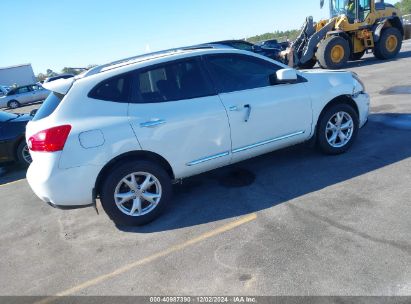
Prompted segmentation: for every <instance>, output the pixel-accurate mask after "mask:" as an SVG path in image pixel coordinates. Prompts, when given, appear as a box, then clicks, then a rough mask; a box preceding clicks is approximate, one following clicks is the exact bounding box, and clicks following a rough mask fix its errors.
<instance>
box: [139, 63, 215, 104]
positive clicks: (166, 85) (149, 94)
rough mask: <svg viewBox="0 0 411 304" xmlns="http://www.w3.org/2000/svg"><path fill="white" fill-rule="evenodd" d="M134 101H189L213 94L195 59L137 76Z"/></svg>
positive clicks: (154, 69)
mask: <svg viewBox="0 0 411 304" xmlns="http://www.w3.org/2000/svg"><path fill="white" fill-rule="evenodd" d="M135 87H136V92H137V94H136V95H137V96H136V101H137V102H141V103H151V102H165V101H173V100H182V99H191V98H198V97H204V96H210V95H213V94H215V93H214V92H213V89H212V86H211V84H210V83H209V82H208V81H207V79H206V76H205V75H204V71H203V70H202V69H201V67H200V64H199V63H198V61H197V60H196V59H190V60H185V61H179V62H173V63H168V64H165V65H161V66H157V67H155V68H153V69H150V70H145V71H142V72H139V73H137V75H136V82H135Z"/></svg>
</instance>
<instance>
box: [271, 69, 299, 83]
mask: <svg viewBox="0 0 411 304" xmlns="http://www.w3.org/2000/svg"><path fill="white" fill-rule="evenodd" d="M269 80H270V84H271V85H275V84H282V83H294V82H296V81H297V80H298V76H297V72H296V71H295V70H294V69H281V70H278V71H277V73H275V74H272V75H270V79H269Z"/></svg>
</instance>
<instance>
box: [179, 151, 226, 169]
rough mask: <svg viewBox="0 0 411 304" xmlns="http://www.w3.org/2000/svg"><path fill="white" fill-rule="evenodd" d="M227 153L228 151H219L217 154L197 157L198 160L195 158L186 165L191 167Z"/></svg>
mask: <svg viewBox="0 0 411 304" xmlns="http://www.w3.org/2000/svg"><path fill="white" fill-rule="evenodd" d="M228 155H230V152H228V151H227V152H223V153H219V154H216V155H212V156H208V157H204V158H201V159H198V160H195V161H192V162H190V163H188V164H187V166H189V167H191V166H195V165H199V164H202V163H205V162H208V161H210V160H213V159H217V158H220V157H224V156H228Z"/></svg>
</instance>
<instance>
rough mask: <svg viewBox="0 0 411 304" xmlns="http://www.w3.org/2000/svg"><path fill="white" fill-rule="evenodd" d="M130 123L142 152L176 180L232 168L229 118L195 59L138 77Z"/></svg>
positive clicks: (148, 70) (149, 70) (139, 73)
mask: <svg viewBox="0 0 411 304" xmlns="http://www.w3.org/2000/svg"><path fill="white" fill-rule="evenodd" d="M132 90H133V93H132V95H133V98H132V102H131V103H130V105H129V118H130V121H131V125H132V127H133V129H134V131H135V134H136V136H137V139H138V141H139V143H140V145H141V147H142V149H143V150H147V151H151V152H154V153H157V154H159V155H161V156H163V157H164V158H165V159H166V160H167V161H168V162H169V163H170V164H171V165H172V167H173V170H174V174H175V176H176V177H178V178H182V177H186V176H190V175H193V174H197V173H200V172H204V171H207V170H210V169H213V168H217V167H220V166H224V165H226V164H228V163H230V160H231V159H230V149H231V141H230V127H229V124H228V119H227V114H226V111H225V108H224V106H223V105H222V103H221V101H220V99H219V97H218V95H217V93H216V92H215V90H214V89H213V86H212V84H211V83H210V82H209V80H208V78H207V75H206V72H205V70H204V69H203V68H202V63H201V61H200V59H199V58H190V59H184V60H179V61H173V62H170V63H164V64H159V65H156V66H152V67H150V68H146V69H143V70H140V71H136V73H135V75H134V81H133V86H132Z"/></svg>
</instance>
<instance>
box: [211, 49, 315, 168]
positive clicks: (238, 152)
mask: <svg viewBox="0 0 411 304" xmlns="http://www.w3.org/2000/svg"><path fill="white" fill-rule="evenodd" d="M206 63H207V68H208V70H209V72H210V73H211V76H212V79H213V80H215V85H216V87H217V89H218V91H219V96H220V98H221V100H222V102H223V104H224V106H225V108H226V110H227V113H228V117H229V121H230V126H231V139H232V153H233V156H232V158H233V161H235V162H236V161H240V160H243V159H247V158H250V157H252V156H255V155H258V154H263V153H266V152H269V151H272V150H275V149H279V148H282V147H284V146H288V145H291V144H294V143H298V142H301V141H304V140H305V139H306V138H308V136H309V135H310V133H311V124H312V109H311V99H310V97H309V95H308V94H307V88H306V87H305V84H304V79H303V78H302V77H301V78H300V81H298V82H296V83H292V84H278V85H270V75H272V74H275V73H276V72H277V71H278V70H280V69H281V67H280V66H277V65H276V64H274V63H272V62H270V61H267V60H263V59H260V58H257V57H254V56H248V55H242V54H218V55H209V56H207V57H206Z"/></svg>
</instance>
